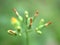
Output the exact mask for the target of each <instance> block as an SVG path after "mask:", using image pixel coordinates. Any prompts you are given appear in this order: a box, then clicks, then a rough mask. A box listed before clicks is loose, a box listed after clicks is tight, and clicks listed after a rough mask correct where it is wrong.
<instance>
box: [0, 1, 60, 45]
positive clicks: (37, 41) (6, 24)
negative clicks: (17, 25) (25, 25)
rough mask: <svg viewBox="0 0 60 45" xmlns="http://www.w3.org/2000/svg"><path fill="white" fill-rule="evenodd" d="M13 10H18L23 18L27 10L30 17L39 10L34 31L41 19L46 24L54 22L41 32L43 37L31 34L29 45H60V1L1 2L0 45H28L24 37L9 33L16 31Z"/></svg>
mask: <svg viewBox="0 0 60 45" xmlns="http://www.w3.org/2000/svg"><path fill="white" fill-rule="evenodd" d="M13 8H16V9H17V10H18V12H19V14H20V15H21V16H22V17H23V16H24V11H25V10H27V11H28V12H29V16H33V15H34V13H35V11H36V10H37V9H38V10H39V17H38V18H37V19H36V20H35V22H34V24H33V29H34V28H35V27H36V25H37V22H39V20H40V19H41V18H43V19H45V22H48V21H51V22H52V24H51V25H49V26H48V27H46V28H44V29H42V30H41V31H42V32H43V33H42V34H41V35H37V34H36V33H35V32H31V33H30V34H29V45H60V0H0V45H26V40H25V37H24V35H23V36H22V37H19V36H11V35H9V34H8V33H7V31H8V30H9V29H14V28H13V26H12V25H11V17H16V14H15V13H14V12H13V11H12V9H13Z"/></svg>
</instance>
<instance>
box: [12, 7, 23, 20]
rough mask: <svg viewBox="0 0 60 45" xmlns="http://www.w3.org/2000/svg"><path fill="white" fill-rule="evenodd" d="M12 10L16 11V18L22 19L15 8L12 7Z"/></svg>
mask: <svg viewBox="0 0 60 45" xmlns="http://www.w3.org/2000/svg"><path fill="white" fill-rule="evenodd" d="M13 11H14V12H15V13H16V15H17V16H18V18H19V19H20V21H22V20H23V18H22V17H21V16H20V15H19V13H18V12H17V10H16V9H15V8H14V9H13Z"/></svg>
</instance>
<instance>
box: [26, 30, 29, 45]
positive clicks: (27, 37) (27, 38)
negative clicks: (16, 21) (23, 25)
mask: <svg viewBox="0 0 60 45" xmlns="http://www.w3.org/2000/svg"><path fill="white" fill-rule="evenodd" d="M26 45H29V35H28V31H27V30H26Z"/></svg>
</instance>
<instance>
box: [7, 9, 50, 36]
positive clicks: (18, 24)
mask: <svg viewBox="0 0 60 45" xmlns="http://www.w3.org/2000/svg"><path fill="white" fill-rule="evenodd" d="M13 11H14V12H15V13H16V15H17V17H18V19H19V20H17V19H16V18H15V17H12V18H11V23H12V25H13V26H14V27H15V29H16V30H14V31H13V30H8V33H9V34H11V35H19V36H21V35H22V31H21V28H23V27H21V23H22V22H23V21H24V19H23V17H22V16H20V15H19V13H18V12H17V10H16V9H15V8H14V9H13ZM38 14H39V12H38V10H36V12H35V14H34V17H29V13H28V11H25V19H26V20H25V23H26V28H27V29H28V30H29V29H31V28H32V24H33V21H34V20H35V19H36V17H37V16H38ZM44 22H45V20H44V19H41V20H40V22H39V24H38V26H37V27H36V28H35V30H34V31H35V32H36V33H38V34H41V33H42V31H41V30H40V29H42V28H44V27H46V26H48V25H50V24H51V22H47V23H44ZM26 31H27V30H26Z"/></svg>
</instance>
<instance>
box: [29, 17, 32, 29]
mask: <svg viewBox="0 0 60 45" xmlns="http://www.w3.org/2000/svg"><path fill="white" fill-rule="evenodd" d="M31 26H32V18H30V24H29V29H30V28H31Z"/></svg>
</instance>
